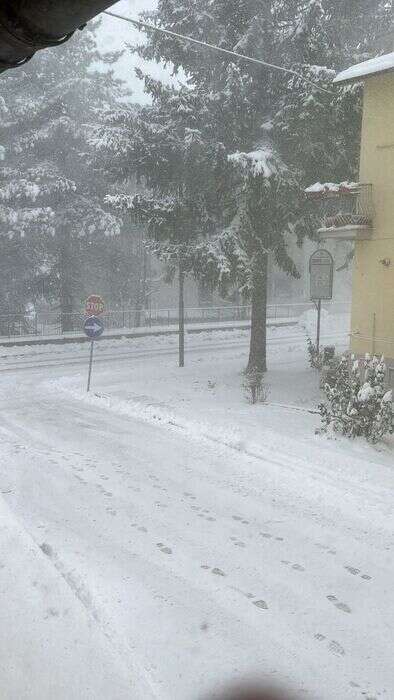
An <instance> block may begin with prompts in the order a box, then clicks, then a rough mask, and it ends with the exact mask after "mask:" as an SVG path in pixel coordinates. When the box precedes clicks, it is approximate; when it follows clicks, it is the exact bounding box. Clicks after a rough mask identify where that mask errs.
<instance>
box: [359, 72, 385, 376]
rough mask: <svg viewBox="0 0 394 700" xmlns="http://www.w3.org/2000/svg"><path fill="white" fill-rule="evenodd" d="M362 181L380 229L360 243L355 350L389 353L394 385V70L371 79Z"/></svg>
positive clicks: (366, 95) (367, 89)
mask: <svg viewBox="0 0 394 700" xmlns="http://www.w3.org/2000/svg"><path fill="white" fill-rule="evenodd" d="M360 182H364V183H372V186H373V202H374V227H373V234H372V239H371V240H366V241H358V242H357V243H356V250H355V260H354V267H353V270H354V272H353V275H354V277H353V294H352V323H351V328H352V335H351V349H352V351H353V352H354V353H356V354H359V355H363V354H365V353H366V352H369V353H377V354H383V355H385V357H386V358H387V364H388V367H389V381H390V383H392V384H393V385H394V72H391V73H385V74H381V75H378V76H375V77H371V78H369V79H367V80H366V81H365V89H364V116H363V130H362V142H361V161H360ZM383 260H386V261H390V263H389V264H387V265H384V264H383V262H382V261H383Z"/></svg>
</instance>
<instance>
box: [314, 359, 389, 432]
mask: <svg viewBox="0 0 394 700" xmlns="http://www.w3.org/2000/svg"><path fill="white" fill-rule="evenodd" d="M385 376H386V366H385V363H384V358H383V357H381V358H380V359H379V358H377V357H372V358H371V357H370V355H366V356H365V360H364V381H362V379H361V370H360V362H359V361H358V360H354V359H352V360H350V361H349V358H348V357H343V358H342V359H341V361H340V363H339V365H338V367H337V368H336V370H335V373H334V376H333V382H332V384H331V385H330V384H328V383H326V384H325V387H324V391H325V394H326V397H327V401H326V402H324V403H321V404H320V405H319V411H320V415H321V419H322V429H323V431H324V432H326V431H327V430H328V428H329V427H331V428H332V429H333V430H334V432H337V433H341V434H342V435H346V436H347V437H357V436H364V437H366V439H367V440H368V441H369V442H372V443H376V442H378V441H379V440H381V439H382V438H383V437H384V436H385V435H387V434H391V433H393V405H392V399H393V397H392V392H391V391H387V390H386V389H385Z"/></svg>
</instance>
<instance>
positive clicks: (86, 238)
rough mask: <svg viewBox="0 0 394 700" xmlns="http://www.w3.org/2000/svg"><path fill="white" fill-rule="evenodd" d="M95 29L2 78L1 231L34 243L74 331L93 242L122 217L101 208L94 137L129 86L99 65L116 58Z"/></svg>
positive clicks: (102, 177)
mask: <svg viewBox="0 0 394 700" xmlns="http://www.w3.org/2000/svg"><path fill="white" fill-rule="evenodd" d="M94 28H95V27H94V25H93V27H92V28H91V29H85V30H84V31H83V32H81V33H78V35H76V36H75V37H74V38H73V39H71V40H70V41H69V42H67V43H66V44H65V45H64V46H63V47H60V48H56V50H53V51H46V52H40V53H39V54H37V55H36V56H35V57H34V59H33V60H32V61H31V62H30V63H29V64H27V65H26V66H24V67H23V68H20V69H18V70H16V71H14V72H12V73H7V74H5V75H4V76H3V77H2V78H1V81H2V89H3V90H2V101H1V105H0V107H1V108H2V112H3V115H2V116H3V120H2V124H1V127H0V143H1V144H2V146H3V148H4V156H5V158H4V162H3V164H2V165H3V167H2V168H1V170H0V177H1V179H2V187H1V193H0V226H1V228H0V233H1V234H2V236H3V238H4V237H5V238H8V239H12V240H14V241H17V240H20V241H21V243H20V245H21V246H23V243H22V241H25V240H26V241H28V245H29V246H30V250H31V251H32V255H31V259H32V261H36V264H37V266H38V267H37V269H38V271H40V269H41V270H42V262H43V260H42V257H44V260H45V264H46V269H47V273H46V274H47V278H48V279H47V281H48V283H49V284H50V285H51V286H52V288H53V287H55V288H56V296H57V298H58V299H59V303H60V309H61V312H62V320H63V330H70V329H71V328H72V320H71V316H70V314H71V313H72V312H73V311H74V308H75V302H76V301H77V300H78V299H79V300H80V299H81V296H82V294H83V284H82V276H83V266H84V256H85V255H86V254H87V251H88V250H89V246H90V245H91V244H93V243H94V241H95V240H97V239H98V238H101V239H105V237H108V236H112V235H114V234H116V233H118V232H119V230H120V222H119V218H118V217H115V216H114V215H113V214H111V213H108V212H107V211H106V210H104V209H103V207H102V196H103V188H104V187H105V188H106V173H105V171H104V170H103V169H100V168H99V167H95V163H94V157H93V156H94V154H93V152H92V149H91V147H90V145H89V138H88V137H89V134H90V133H91V131H92V124H96V122H97V120H98V118H99V115H100V114H101V112H102V110H103V107H104V106H108V105H111V104H112V105H116V101H117V100H118V99H120V98H122V97H123V96H124V90H123V87H122V85H121V84H120V83H119V81H117V80H116V79H115V78H114V76H113V73H112V71H111V70H108V69H107V70H106V71H104V72H98V71H97V70H95V68H94V64H95V63H96V62H97V63H98V62H101V63H104V64H105V63H106V64H108V65H111V63H113V61H114V60H116V58H117V54H104V55H103V54H99V52H98V51H97V49H96V44H95V38H94ZM3 245H5V246H6V245H7V244H6V243H4V242H3ZM14 245H15V244H14ZM43 250H44V251H45V254H44V256H42V251H43ZM36 252H37V255H36ZM33 266H34V262H33ZM37 269H36V270H35V271H34V274H37Z"/></svg>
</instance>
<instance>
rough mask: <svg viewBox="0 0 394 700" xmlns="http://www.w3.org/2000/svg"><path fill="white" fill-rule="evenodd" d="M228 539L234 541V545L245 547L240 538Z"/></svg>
mask: <svg viewBox="0 0 394 700" xmlns="http://www.w3.org/2000/svg"><path fill="white" fill-rule="evenodd" d="M230 540H231V541H232V542H233V543H234V545H235V546H236V547H242V548H243V547H246V544H245V542H242V540H239V539H238V538H237V537H230Z"/></svg>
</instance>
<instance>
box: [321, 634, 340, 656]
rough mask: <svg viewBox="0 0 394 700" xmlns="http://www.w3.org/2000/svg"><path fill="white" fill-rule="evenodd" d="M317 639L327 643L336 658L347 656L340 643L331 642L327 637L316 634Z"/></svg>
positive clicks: (333, 640)
mask: <svg viewBox="0 0 394 700" xmlns="http://www.w3.org/2000/svg"><path fill="white" fill-rule="evenodd" d="M315 639H316V640H317V641H318V642H326V641H327V644H328V650H329V651H330V652H331V654H335V655H336V656H345V650H344V648H343V647H342V646H341V645H340V644H339V642H336V641H335V639H332V640H331V641H329V640H327V637H325V636H324V634H315Z"/></svg>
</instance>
